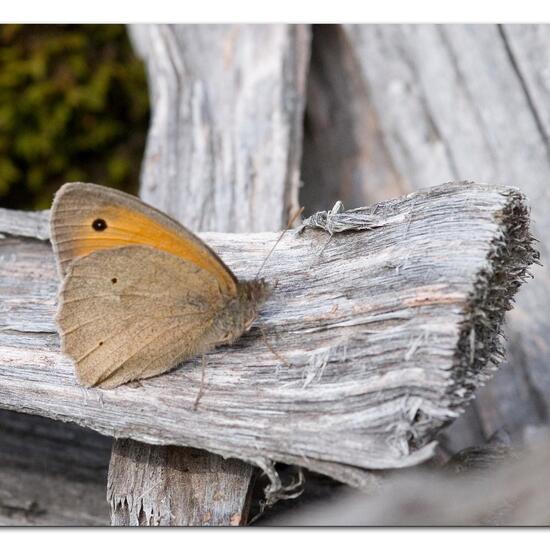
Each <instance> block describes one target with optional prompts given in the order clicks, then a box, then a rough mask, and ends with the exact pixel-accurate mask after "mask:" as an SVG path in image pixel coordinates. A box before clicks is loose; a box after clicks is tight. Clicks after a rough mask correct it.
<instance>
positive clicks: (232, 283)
mask: <svg viewBox="0 0 550 550" xmlns="http://www.w3.org/2000/svg"><path fill="white" fill-rule="evenodd" d="M50 233H51V242H52V246H53V250H54V254H55V258H56V264H57V269H58V272H59V275H60V277H61V279H62V283H61V287H60V292H59V305H58V310H57V314H56V321H57V323H58V326H59V333H60V336H61V348H62V351H63V352H64V353H65V354H67V355H68V356H69V357H71V358H72V359H73V361H74V363H75V371H76V376H77V379H78V381H79V382H80V383H81V384H83V385H84V386H99V387H102V388H114V387H116V386H119V385H121V384H124V383H126V382H129V381H131V380H137V379H142V378H149V377H151V376H156V375H158V374H161V373H163V372H166V371H168V370H171V369H173V368H174V367H176V366H177V365H178V364H180V363H181V362H183V361H185V360H187V359H191V358H192V357H194V356H197V355H200V354H203V353H205V352H207V351H209V350H211V349H213V348H214V347H216V346H218V345H222V344H231V343H233V342H234V341H235V340H237V339H238V338H239V337H240V336H241V335H242V334H243V333H244V332H245V331H247V330H248V329H249V328H250V326H251V325H252V323H253V321H254V320H255V318H256V317H257V315H258V309H259V307H260V306H261V305H262V303H263V302H264V301H265V300H266V298H267V297H268V295H269V293H270V290H271V288H270V286H269V284H268V283H266V281H265V280H264V279H256V280H252V281H239V280H237V278H236V277H235V275H234V274H233V273H232V272H231V270H230V269H229V268H228V267H227V266H226V265H225V264H224V263H223V261H222V260H221V259H220V258H219V257H218V255H217V254H216V253H215V252H214V251H213V250H212V249H211V248H209V247H208V246H207V245H206V244H205V243H204V242H203V241H202V240H201V239H199V238H198V237H197V236H196V235H194V234H193V233H192V232H191V231H189V230H188V229H186V228H185V227H183V226H182V225H181V224H180V223H178V222H177V221H175V220H173V219H172V218H170V217H169V216H167V215H166V214H164V213H162V212H160V211H159V210H157V209H155V208H153V207H151V206H149V205H147V204H145V203H144V202H142V201H141V200H139V199H138V198H136V197H134V196H132V195H128V194H127V193H123V192H121V191H117V190H115V189H110V188H108V187H103V186H100V185H95V184H92V183H66V184H65V185H63V186H62V187H61V188H60V189H59V191H58V192H57V193H56V195H55V197H54V201H53V205H52V210H51V219H50Z"/></svg>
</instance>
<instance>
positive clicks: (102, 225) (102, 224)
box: [92, 218, 107, 231]
mask: <svg viewBox="0 0 550 550" xmlns="http://www.w3.org/2000/svg"><path fill="white" fill-rule="evenodd" d="M92 227H93V228H94V229H95V230H96V231H105V229H107V222H106V221H105V220H104V219H102V218H97V220H94V221H93V223H92Z"/></svg>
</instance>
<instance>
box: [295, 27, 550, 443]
mask: <svg viewBox="0 0 550 550" xmlns="http://www.w3.org/2000/svg"><path fill="white" fill-rule="evenodd" d="M549 41H550V27H549V26H548V25H504V26H499V25H345V26H337V25H330V26H321V27H314V31H313V56H312V68H311V76H310V79H309V91H308V106H307V116H306V127H305V128H306V132H305V136H306V140H305V144H304V170H303V176H302V177H303V179H304V181H305V187H304V195H303V196H304V197H305V198H306V200H305V201H304V202H305V203H306V204H310V205H311V208H314V209H318V208H326V207H327V206H328V205H327V204H326V203H325V202H324V201H325V200H326V198H325V197H326V196H333V197H337V198H340V199H342V200H343V201H344V203H345V204H346V206H347V207H353V206H357V205H362V204H367V203H369V202H371V201H378V200H382V199H387V198H392V197H395V196H397V195H398V194H400V193H406V192H410V191H413V190H415V189H419V188H422V187H424V186H425V185H426V183H427V182H433V181H448V180H453V179H466V178H472V179H475V180H478V181H479V180H488V181H492V182H495V183H499V184H503V185H514V186H517V187H519V188H520V189H521V190H522V191H523V192H525V193H526V194H527V195H528V196H529V198H530V200H531V201H532V216H533V220H534V226H533V231H534V234H535V237H537V238H538V239H539V241H540V242H541V258H542V263H543V265H547V264H548V261H549V258H550V253H549V250H548V246H549V243H550V222H549V218H548V215H547V205H548V198H547V193H548V191H547V188H548V179H549V178H550V156H549V152H548V136H549V135H550V111H549V109H548V105H549V104H550V101H549V100H550V87H549V86H548V74H547V72H548V53H547V52H548V45H549ZM533 52H536V55H533ZM329 129H330V131H328V130H329ZM319 188H320V189H323V194H321V195H319V193H318V189H319ZM547 269H548V268H547V267H545V268H541V267H537V268H535V269H534V273H535V281H534V283H533V284H532V285H528V286H527V287H526V288H525V289H523V290H522V291H521V293H520V295H519V296H518V300H517V307H516V308H515V309H514V311H513V312H512V313H511V315H510V317H509V319H508V326H507V329H506V334H507V340H508V359H507V362H506V367H505V368H503V369H501V370H500V371H499V373H498V375H497V377H496V378H495V380H493V381H492V382H491V384H489V385H487V386H486V387H485V388H483V389H482V390H481V391H480V395H479V399H477V400H476V401H475V404H474V407H473V409H472V411H469V414H468V416H467V417H465V419H466V420H468V422H462V419H461V424H462V427H463V428H464V429H463V430H462V431H461V433H457V432H454V433H452V434H450V435H451V440H450V443H451V444H452V445H453V446H454V447H455V448H460V445H461V444H462V442H466V441H468V440H469V441H470V442H471V443H478V444H479V443H481V442H482V441H483V439H486V438H488V437H489V436H490V435H491V434H492V433H493V432H494V431H495V430H497V429H499V428H502V427H505V428H506V429H507V430H508V431H509V432H510V433H511V435H512V437H513V439H514V440H515V441H517V442H521V440H522V439H523V438H524V435H525V432H526V430H528V429H529V427H530V426H533V425H538V424H548V421H549V416H548V407H549V406H550V375H549V370H548V344H547V334H548V333H549V331H550V316H549V315H548V312H549V311H550V283H549V280H550V279H549V278H548V276H547V274H548V271H547ZM466 432H469V433H466ZM476 434H478V435H477V436H476ZM472 438H473V439H472ZM480 438H481V441H480Z"/></svg>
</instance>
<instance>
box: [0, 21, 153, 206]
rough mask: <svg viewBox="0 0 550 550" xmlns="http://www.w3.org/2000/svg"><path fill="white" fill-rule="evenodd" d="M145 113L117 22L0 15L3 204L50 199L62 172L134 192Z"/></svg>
mask: <svg viewBox="0 0 550 550" xmlns="http://www.w3.org/2000/svg"><path fill="white" fill-rule="evenodd" d="M148 121H149V100H148V93H147V83H146V78H145V70H144V66H143V63H142V62H141V60H140V59H139V58H137V56H136V55H135V54H134V52H133V50H132V47H131V44H130V42H129V39H128V35H127V31H126V28H125V26H123V25H0V206H2V207H5V208H20V209H39V208H49V206H50V204H51V200H52V196H53V193H54V192H55V191H56V189H58V188H59V186H60V185H61V184H63V183H64V182H66V181H92V182H95V183H101V184H103V185H109V186H111V187H117V188H119V189H124V190H126V191H130V192H135V191H136V190H137V187H138V183H139V181H138V180H139V170H140V166H141V159H142V156H143V149H144V145H145V136H146V131H147V126H148Z"/></svg>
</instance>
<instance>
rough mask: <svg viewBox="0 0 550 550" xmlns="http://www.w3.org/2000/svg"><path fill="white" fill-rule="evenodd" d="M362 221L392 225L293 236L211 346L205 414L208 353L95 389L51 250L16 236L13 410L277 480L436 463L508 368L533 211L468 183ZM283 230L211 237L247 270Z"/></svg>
mask: <svg viewBox="0 0 550 550" xmlns="http://www.w3.org/2000/svg"><path fill="white" fill-rule="evenodd" d="M335 215H336V216H337V215H338V214H335ZM21 216H22V219H21V220H20V221H19V224H18V226H17V227H18V228H20V227H21V225H25V220H24V219H23V218H24V217H25V214H21ZM355 216H356V218H357V224H359V225H364V224H365V222H366V220H367V221H369V222H372V221H373V220H374V221H376V225H377V227H375V228H373V229H371V230H368V231H349V232H344V233H335V234H334V235H333V236H332V238H330V240H329V235H328V234H327V233H326V232H324V231H322V230H318V229H311V228H306V229H304V230H303V231H302V232H301V233H300V232H292V233H288V234H287V235H286V236H285V237H284V238H283V239H282V241H281V242H280V244H279V247H278V248H277V250H276V252H275V253H274V255H273V256H272V258H271V259H270V261H269V262H268V263H267V265H266V267H265V271H264V276H265V277H267V279H268V280H270V281H272V282H273V283H277V286H276V288H275V290H274V292H273V295H272V297H271V299H270V300H268V302H267V303H266V305H265V307H264V309H263V311H262V314H261V317H260V319H259V322H258V323H257V324H256V325H255V327H254V328H253V329H252V330H251V331H250V333H248V334H247V335H246V336H245V337H243V338H242V339H241V340H240V341H239V342H238V343H237V344H236V345H235V346H233V347H232V348H231V349H223V348H222V349H219V350H217V351H215V352H213V353H211V354H208V355H207V366H206V375H205V387H204V391H203V392H202V396H201V399H200V401H199V403H198V406H197V407H195V406H194V405H195V403H196V400H197V396H198V395H199V391H200V387H201V368H200V364H199V361H198V360H197V361H191V362H189V363H187V364H184V365H182V366H181V367H180V368H178V369H177V370H175V371H173V372H171V373H169V374H166V375H163V376H160V377H157V378H153V379H150V380H146V381H142V382H141V383H139V384H130V385H126V386H122V387H119V388H117V389H115V390H110V391H103V390H98V389H85V388H82V387H80V386H78V384H77V383H76V381H75V378H74V374H73V369H72V366H71V364H70V362H69V361H68V360H67V359H66V358H64V357H62V356H61V355H60V354H59V351H58V338H57V333H56V329H55V325H54V323H53V319H52V314H53V312H54V307H55V295H56V289H57V278H56V274H55V270H54V265H53V258H52V256H51V252H50V245H49V243H48V242H47V241H42V240H39V239H32V238H29V237H28V234H27V233H26V232H25V235H26V236H25V237H24V238H20V237H18V236H17V234H16V231H20V229H16V230H14V231H10V230H9V229H7V230H6V229H4V232H5V238H4V239H2V240H1V241H0V243H1V245H0V246H1V247H2V252H1V254H2V262H1V263H0V289H1V291H2V296H1V300H0V303H1V304H2V306H1V307H2V327H1V331H0V357H1V363H0V380H1V384H0V406H1V407H3V408H9V409H13V410H18V411H22V412H30V413H35V414H40V415H44V416H49V417H51V418H56V419H59V420H66V421H73V422H77V423H79V424H82V425H85V426H88V427H91V428H93V429H95V430H98V431H100V432H102V433H106V434H110V435H114V436H115V437H132V438H133V439H137V440H140V441H143V442H146V443H152V444H167V445H183V446H191V447H197V448H202V449H207V450H209V451H212V452H214V453H217V454H220V455H222V456H225V457H235V458H240V459H243V460H246V461H247V462H250V463H253V464H257V465H259V466H261V467H262V468H263V469H264V470H265V471H266V472H268V473H269V475H271V476H272V477H273V479H274V482H275V483H276V478H275V477H274V472H273V470H272V462H273V461H280V462H285V463H292V464H299V465H303V466H306V467H307V468H310V469H312V470H316V471H319V472H323V473H327V474H329V475H331V476H332V477H335V478H337V479H340V480H343V481H345V482H347V483H349V484H351V485H354V486H358V487H365V486H368V485H369V484H370V483H371V482H372V478H371V475H370V474H369V469H378V468H393V467H403V466H407V465H412V464H416V463H418V462H421V461H423V460H425V459H426V458H428V457H429V456H431V454H432V452H433V446H434V442H433V437H434V435H435V434H436V432H437V431H438V430H439V429H440V428H441V427H442V426H443V425H445V424H446V423H448V422H450V421H452V420H453V419H454V418H455V417H456V416H457V415H458V414H459V413H460V411H462V410H463V408H464V406H465V404H466V403H467V402H468V400H469V399H470V398H471V397H472V395H473V392H474V391H475V389H476V388H477V387H478V386H479V385H480V384H482V383H483V382H484V381H485V380H486V379H487V378H488V376H489V375H490V373H491V371H492V370H493V369H494V368H495V367H494V365H493V362H495V361H496V362H498V359H499V357H500V354H501V348H500V340H499V336H498V332H499V327H500V325H501V323H502V320H503V315H504V312H505V311H506V310H507V309H509V308H510V306H511V298H512V295H513V294H514V293H515V291H516V290H517V288H518V287H519V285H520V283H521V282H522V280H523V279H524V278H525V276H526V270H527V267H528V265H529V264H530V263H531V262H532V261H533V260H534V259H535V257H536V254H535V253H534V251H533V249H532V247H531V237H530V234H529V231H528V212H527V207H526V204H525V201H524V198H523V196H522V195H521V194H520V193H519V192H518V191H516V190H514V189H510V188H502V187H495V186H491V185H476V184H467V183H457V184H446V185H443V186H439V187H436V188H433V189H431V190H427V191H421V192H418V193H415V194H412V195H409V196H407V197H404V198H401V199H398V200H395V201H390V202H387V203H381V204H378V205H376V206H373V207H370V208H367V209H363V210H361V211H358V212H356V213H355ZM346 223H347V224H350V223H351V226H353V225H355V224H354V223H353V218H352V219H351V221H350V219H349V216H348V218H347V221H346ZM352 228H353V227H350V229H352ZM276 237H277V235H276V234H273V233H263V234H261V233H260V234H258V233H256V234H245V235H231V234H205V235H204V238H205V239H206V240H207V242H209V243H210V244H211V245H212V246H213V247H214V248H215V249H216V250H218V251H219V253H220V254H221V255H222V257H223V258H224V260H226V262H227V263H228V265H229V266H231V267H232V268H233V269H234V270H235V272H236V274H237V275H238V276H239V277H243V278H250V277H254V275H255V274H256V272H257V270H258V267H259V266H260V264H261V263H262V261H263V259H264V258H265V255H266V253H267V252H268V250H269V249H270V248H271V246H272V244H273V243H274V241H275V239H276Z"/></svg>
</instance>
